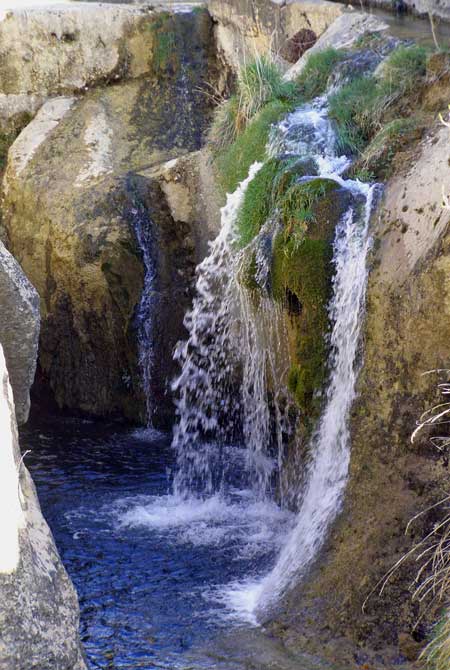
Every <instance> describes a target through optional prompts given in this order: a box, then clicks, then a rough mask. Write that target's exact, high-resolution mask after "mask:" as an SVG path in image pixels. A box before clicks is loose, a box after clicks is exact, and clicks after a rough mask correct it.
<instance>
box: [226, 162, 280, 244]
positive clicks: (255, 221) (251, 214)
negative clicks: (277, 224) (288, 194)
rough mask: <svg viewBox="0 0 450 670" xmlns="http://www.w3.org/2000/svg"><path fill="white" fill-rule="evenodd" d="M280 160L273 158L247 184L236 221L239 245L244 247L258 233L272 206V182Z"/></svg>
mask: <svg viewBox="0 0 450 670" xmlns="http://www.w3.org/2000/svg"><path fill="white" fill-rule="evenodd" d="M279 171H280V161H279V160H278V159H276V158H273V159H271V160H269V161H267V162H266V163H264V165H263V167H262V168H261V169H260V171H259V172H258V174H257V175H256V176H255V177H254V179H253V180H252V181H251V182H250V184H249V185H248V188H247V191H246V193H245V197H244V201H243V203H242V206H241V209H240V212H239V217H238V221H237V228H238V236H239V237H238V239H239V246H241V247H245V246H247V244H248V243H249V242H251V240H252V239H253V238H254V237H255V236H256V235H257V234H258V233H259V231H260V229H261V226H262V225H263V224H264V222H265V221H267V218H268V217H269V214H270V212H271V211H272V209H273V206H274V193H273V191H274V182H275V180H276V178H277V175H278V173H279Z"/></svg>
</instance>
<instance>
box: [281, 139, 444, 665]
mask: <svg viewBox="0 0 450 670" xmlns="http://www.w3.org/2000/svg"><path fill="white" fill-rule="evenodd" d="M448 147H449V130H448V128H444V127H439V126H438V127H435V128H433V129H432V132H430V133H429V136H428V138H427V139H426V140H424V141H423V142H422V143H421V144H420V145H419V146H418V147H417V146H416V147H415V148H414V149H411V150H410V151H409V152H408V153H405V154H404V155H403V157H402V160H401V161H399V162H398V164H397V173H396V174H395V176H394V177H393V178H392V179H391V180H390V181H389V182H388V183H387V185H386V188H385V193H384V198H383V201H382V202H381V204H380V207H379V209H378V211H377V212H376V215H375V216H374V218H373V223H372V235H373V236H374V251H373V257H372V259H371V261H370V267H371V271H370V274H369V282H368V290H367V313H366V322H365V337H364V362H363V367H362V371H361V374H360V379H359V383H358V399H357V401H356V403H355V405H354V407H353V410H352V417H351V438H352V455H351V462H350V475H349V481H348V484H347V488H346V493H345V501H344V510H343V513H342V515H341V516H340V518H339V519H338V521H337V522H336V524H335V526H334V529H333V534H332V536H331V537H330V538H329V540H328V542H327V545H326V547H325V548H324V550H323V551H322V553H321V555H320V558H319V560H318V562H317V565H316V567H315V568H314V569H313V570H312V571H311V573H310V575H309V579H308V582H307V583H304V584H303V585H302V586H300V587H299V588H297V589H294V591H293V592H292V594H291V596H290V597H289V599H288V603H287V604H286V608H285V612H286V614H285V615H283V617H282V620H283V619H284V620H286V621H288V622H289V621H292V619H293V618H295V621H296V623H294V624H293V625H291V631H290V636H291V643H292V645H293V646H294V647H296V642H295V639H296V637H297V636H300V635H302V636H304V635H305V634H307V633H306V628H308V630H309V633H308V637H310V642H309V643H308V648H311V649H312V648H313V645H314V644H315V643H314V641H313V639H312V638H313V637H314V636H315V635H316V633H317V629H318V627H319V626H320V627H321V630H323V631H326V632H325V633H324V639H323V640H322V647H321V648H323V649H327V643H328V641H329V640H340V645H341V648H342V649H344V648H345V645H346V644H348V645H350V647H353V648H354V647H355V646H359V647H364V648H367V649H369V650H370V649H372V650H373V649H386V648H387V649H390V650H391V651H390V654H391V655H390V656H388V660H386V663H385V666H387V667H394V664H393V663H391V662H389V658H392V659H394V658H396V657H398V655H399V650H398V636H399V633H403V634H407V635H408V636H410V635H411V631H412V630H413V629H414V626H415V625H416V623H417V620H419V619H420V621H421V624H422V626H423V627H426V626H428V625H430V624H431V623H433V622H434V621H436V620H437V619H438V618H439V603H436V606H431V607H430V604H431V603H430V601H428V600H425V601H424V602H423V603H419V602H418V599H417V601H413V602H411V597H412V591H413V590H414V588H415V586H417V584H415V585H414V584H413V582H414V580H415V578H416V576H417V573H418V570H419V569H420V567H421V566H422V563H421V562H420V561H417V562H416V560H415V559H416V555H414V557H413V558H412V559H411V560H410V561H405V562H403V563H402V565H401V567H400V568H399V569H398V570H396V571H395V572H394V573H393V574H392V575H391V576H390V578H389V580H388V581H387V583H386V584H385V587H384V588H383V592H382V593H380V590H379V586H380V584H381V583H383V581H384V578H385V577H386V575H387V574H388V571H390V570H391V569H392V567H393V566H394V565H395V563H396V562H397V561H399V560H400V559H401V558H402V557H404V556H405V555H406V554H407V553H408V552H409V551H410V550H411V549H412V547H413V546H414V545H415V544H417V543H419V542H420V541H421V539H422V538H424V537H425V536H426V535H427V534H428V533H429V532H430V531H431V530H432V529H433V526H434V524H436V523H437V522H438V521H439V519H440V518H441V517H440V511H439V510H435V511H434V513H433V514H429V513H427V510H429V509H430V508H431V506H433V505H436V503H437V502H438V500H440V499H441V496H440V491H442V490H444V489H445V486H446V484H447V483H448V465H447V463H446V461H445V458H442V459H440V457H439V453H438V450H436V449H435V448H434V447H433V446H432V445H431V444H430V443H429V442H428V440H427V438H426V436H425V437H424V438H422V439H421V440H417V441H416V442H415V443H414V444H411V439H410V438H411V433H412V432H413V430H414V429H415V427H416V422H417V420H418V419H419V417H420V416H421V414H422V412H424V411H425V410H426V409H428V408H430V407H432V406H433V405H435V404H437V402H439V395H438V394H437V392H436V385H437V383H438V381H441V378H440V377H439V376H438V375H436V376H435V375H424V374H423V373H425V372H426V371H428V370H433V369H439V368H443V369H445V368H448V343H449V342H450V281H449V278H450V233H449V220H450V212H449V211H448V210H445V209H443V208H442V205H441V203H442V188H443V187H444V188H447V187H448V184H449V183H450V167H449V165H448V156H449V150H448ZM442 514H443V515H444V514H445V510H442ZM416 515H417V518H416V519H415V521H414V523H413V524H412V525H410V527H409V532H408V534H406V535H405V529H406V528H407V525H408V523H409V522H410V521H411V520H412V519H413V517H416ZM427 575H428V573H427ZM423 577H425V575H423ZM324 594H326V595H324ZM369 596H370V597H369ZM366 599H367V600H366ZM299 603H300V605H299ZM363 604H364V607H363ZM305 621H310V622H311V624H310V626H311V627H310V628H309V626H308V627H306V626H305V625H304V622H305ZM402 640H403V642H402ZM405 640H406V638H404V637H402V638H401V639H400V642H401V645H402V652H403V653H404V654H405V655H406V651H407V649H406V646H405V644H404V642H405ZM409 641H411V640H409ZM423 644H425V641H424V643H423ZM408 649H410V645H409V644H408ZM417 650H418V646H415V647H414V651H415V652H416V651H417ZM408 653H409V651H408ZM371 663H373V665H374V667H376V668H378V667H385V666H381V664H380V665H379V664H377V663H375V662H373V661H371ZM349 665H350V663H349V664H348V665H346V664H345V663H343V667H348V666H349ZM350 667H351V665H350Z"/></svg>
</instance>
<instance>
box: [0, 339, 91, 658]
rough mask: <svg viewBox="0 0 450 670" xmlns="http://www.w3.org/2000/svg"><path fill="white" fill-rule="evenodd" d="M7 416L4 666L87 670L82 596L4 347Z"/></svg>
mask: <svg viewBox="0 0 450 670" xmlns="http://www.w3.org/2000/svg"><path fill="white" fill-rule="evenodd" d="M0 417H1V430H2V440H1V443H0V490H1V501H2V502H1V504H2V511H1V514H0V535H1V537H2V550H1V552H0V630H1V631H2V635H1V640H0V667H1V668H2V670H19V668H20V670H36V668H42V669H44V668H55V670H56V669H57V670H85V668H86V666H85V664H84V661H83V657H82V652H81V648H80V642H79V639H78V623H79V611H78V602H77V597H76V594H75V591H74V588H73V586H72V584H71V582H70V580H69V578H68V576H67V573H66V571H65V569H64V567H63V565H62V563H61V560H60V558H59V555H58V552H57V550H56V547H55V543H54V541H53V537H52V534H51V532H50V529H49V528H48V526H47V524H46V522H45V521H44V518H43V516H42V514H41V510H40V507H39V502H38V499H37V496H36V491H35V488H34V484H33V481H32V479H31V477H30V475H29V473H28V471H27V469H26V468H25V466H24V465H23V463H22V462H21V458H20V451H19V444H18V437H17V426H16V419H15V414H14V403H13V397H12V391H11V387H10V385H9V379H8V372H7V369H6V364H5V358H4V355H3V351H2V348H1V346H0ZM18 473H19V474H18Z"/></svg>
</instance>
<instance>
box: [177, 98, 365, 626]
mask: <svg viewBox="0 0 450 670" xmlns="http://www.w3.org/2000/svg"><path fill="white" fill-rule="evenodd" d="M335 145H336V139H335V135H334V131H333V127H332V124H331V122H330V121H329V119H328V117H327V102H326V98H321V99H317V100H316V101H314V102H313V103H312V104H309V105H305V106H304V107H302V108H300V109H298V110H297V111H295V112H294V113H292V114H289V115H288V116H287V117H286V118H285V119H284V120H283V121H282V122H281V123H280V124H278V125H277V127H276V128H275V129H274V130H273V132H272V135H271V140H270V143H269V147H268V154H269V155H270V156H279V155H286V154H291V155H293V156H297V157H299V158H302V159H304V158H306V157H307V158H309V159H312V160H313V161H314V162H315V164H316V165H317V166H318V174H319V176H320V177H326V178H329V179H333V180H335V181H336V182H337V183H338V184H339V185H340V186H341V187H342V188H343V189H346V190H347V191H349V192H350V194H351V196H352V198H351V204H350V205H349V206H348V209H347V211H346V212H345V215H344V216H343V217H342V218H341V220H340V222H339V224H338V226H337V228H336V232H335V239H334V245H333V265H334V279H333V286H332V299H331V302H330V305H329V315H330V321H331V324H332V332H331V336H330V352H331V353H330V359H329V381H328V387H327V392H326V399H325V403H324V408H323V411H322V414H321V418H320V421H319V423H318V426H317V427H316V429H315V431H314V432H313V435H312V437H311V439H310V446H309V453H310V457H309V460H308V461H307V462H305V463H303V465H302V467H303V470H304V472H305V473H306V476H303V477H302V478H300V477H299V480H300V479H301V480H302V481H303V482H305V484H304V485H303V486H302V487H300V488H299V490H296V491H295V492H294V497H295V498H296V499H297V507H298V512H297V515H296V517H295V521H291V530H290V531H289V533H287V539H285V540H284V541H283V546H282V549H281V551H280V553H279V556H278V558H277V560H276V561H275V565H274V567H273V568H272V569H271V570H270V571H269V572H268V574H266V576H265V577H262V578H261V576H258V575H256V577H255V575H252V576H251V578H250V579H248V580H243V581H237V582H235V583H233V584H231V585H230V584H228V585H225V586H224V587H223V588H222V589H221V593H220V595H219V598H220V599H221V601H222V602H224V603H226V605H227V606H228V607H230V608H231V609H232V610H233V611H234V612H235V613H237V614H238V616H239V617H241V618H244V619H246V620H248V621H251V622H253V623H255V622H256V620H257V616H258V614H259V613H261V612H263V611H265V610H266V609H267V608H268V607H270V606H271V605H273V604H274V603H275V602H276V601H277V600H278V599H279V598H280V596H282V594H283V593H284V592H285V591H286V590H287V589H288V588H289V587H290V586H291V585H293V584H294V583H295V581H296V580H297V579H298V578H299V577H300V576H301V574H302V573H303V572H304V571H305V570H306V568H307V566H308V565H309V564H310V562H311V560H312V559H313V558H314V557H315V556H316V554H317V551H318V550H319V549H320V547H321V546H322V544H323V542H324V540H325V538H326V533H327V529H328V528H329V526H330V524H331V522H332V521H333V519H334V518H335V516H336V514H337V513H338V511H339V509H340V505H341V500H342V495H343V492H344V489H345V484H346V480H347V473H348V466H349V460H350V436H349V429H348V417H349V412H350V408H351V405H352V402H353V399H354V397H355V383H356V378H357V373H358V343H359V338H360V329H361V323H362V318H363V309H364V300H365V288H366V279H367V270H366V255H367V251H368V248H369V246H370V242H369V237H368V225H369V219H370V213H371V210H372V204H373V198H374V193H375V192H376V186H370V185H368V184H363V183H361V182H359V181H357V180H350V179H344V178H343V177H342V176H341V175H342V174H343V172H344V171H345V170H346V168H348V166H349V165H350V161H349V160H348V159H347V158H346V157H345V156H340V155H338V154H337V153H336V151H335ZM260 168H261V165H260V164H254V165H253V166H252V167H251V169H250V172H249V175H248V177H247V179H246V180H244V181H243V182H242V183H241V184H240V185H239V187H238V189H237V190H236V191H235V193H233V194H232V195H230V196H228V201H227V204H226V206H225V207H224V208H223V210H222V229H221V232H220V234H219V236H218V237H217V239H216V240H215V241H214V242H213V243H212V245H211V251H210V254H209V256H208V257H207V258H206V259H205V261H203V263H202V264H201V265H200V266H199V268H198V280H197V287H196V288H197V297H196V299H195V301H194V306H193V309H192V311H191V312H190V313H189V314H188V315H187V317H186V321H185V325H186V327H187V329H188V332H189V337H188V339H187V341H186V342H184V343H181V344H180V345H179V346H178V348H177V352H176V357H177V359H178V361H179V363H180V365H181V374H180V376H179V377H178V379H177V380H176V381H175V382H174V385H173V388H174V391H175V392H176V393H177V394H178V398H179V400H178V403H177V413H178V419H179V421H178V425H177V427H176V430H175V437H174V446H175V448H176V450H177V463H178V469H177V473H176V476H175V493H176V494H177V495H181V496H183V497H184V498H185V499H187V500H189V497H191V498H192V497H193V499H194V500H195V499H196V498H197V496H198V495H199V494H200V495H201V496H203V497H205V496H206V497H207V496H214V495H217V494H218V492H222V494H223V492H224V485H225V482H226V478H227V474H226V472H227V467H228V466H229V463H227V459H226V458H224V456H223V448H224V445H226V444H229V443H230V442H233V441H234V442H236V441H238V442H240V443H241V444H243V445H244V447H243V449H244V451H245V453H246V459H245V461H246V477H247V481H246V485H250V486H251V487H252V488H253V490H254V491H257V492H258V495H259V496H260V497H263V498H264V497H265V498H269V499H270V498H271V497H272V496H273V491H274V488H273V473H274V472H277V473H278V476H279V477H281V476H282V461H283V448H284V444H283V436H284V435H285V433H286V430H287V426H288V425H289V421H288V418H287V415H288V413H289V409H290V407H291V403H290V401H289V392H288V391H287V388H286V378H285V377H284V376H283V375H281V378H280V369H283V364H282V365H281V367H280V361H275V360H274V358H275V357H276V356H277V355H278V354H280V352H283V351H285V344H284V341H283V340H285V338H286V334H285V333H284V332H283V320H282V318H281V317H280V315H278V314H277V310H278V309H279V308H278V307H277V306H276V304H275V302H274V301H273V300H270V299H268V298H267V299H265V298H263V299H262V300H261V301H260V302H259V304H258V306H257V307H256V308H255V307H254V306H251V301H250V300H249V299H248V295H247V292H246V290H245V289H244V288H242V287H241V286H240V283H239V277H238V273H239V270H240V267H241V254H242V252H238V251H237V250H236V246H235V245H234V239H235V235H236V232H235V224H236V219H237V215H238V211H239V206H240V204H241V202H242V201H243V198H244V194H245V189H246V188H247V186H248V184H249V183H250V181H251V180H252V179H253V178H254V177H255V175H256V174H257V172H258V170H259V169H260ZM263 269H264V268H263ZM261 334H263V336H261ZM284 364H285V365H288V361H284ZM274 379H276V380H277V381H276V384H275V386H276V388H275V389H273V388H272V387H271V385H273V380H274ZM274 437H275V439H274ZM225 490H226V487H225ZM281 502H282V501H281ZM244 513H245V512H244Z"/></svg>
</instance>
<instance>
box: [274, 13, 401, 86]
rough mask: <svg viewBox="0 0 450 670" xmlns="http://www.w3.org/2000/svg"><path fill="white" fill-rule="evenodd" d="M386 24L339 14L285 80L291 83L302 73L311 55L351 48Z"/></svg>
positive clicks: (368, 16)
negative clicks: (361, 38)
mask: <svg viewBox="0 0 450 670" xmlns="http://www.w3.org/2000/svg"><path fill="white" fill-rule="evenodd" d="M387 28H388V25H387V23H385V22H383V21H380V19H377V18H376V17H375V16H372V15H371V14H363V13H362V12H354V11H348V12H345V13H344V14H341V15H340V16H338V17H337V18H336V20H335V21H334V22H333V23H331V24H330V26H329V27H328V28H327V29H326V30H325V31H323V34H321V35H320V37H319V39H318V40H317V42H316V43H315V44H314V46H313V47H311V49H308V51H306V52H305V53H304V54H303V56H302V57H301V58H300V60H298V61H297V63H295V65H293V66H292V67H290V68H289V70H288V71H287V72H286V73H285V75H284V77H285V79H286V80H288V81H291V80H293V79H295V78H296V77H298V75H299V74H300V73H301V72H302V71H303V69H304V67H305V65H306V63H307V62H308V59H309V57H310V56H311V54H313V53H316V52H318V51H323V50H324V49H327V48H328V47H334V48H335V49H345V48H348V47H351V46H352V45H353V44H355V42H356V41H357V40H358V39H359V38H360V37H361V36H362V35H364V34H366V33H369V32H375V31H381V30H387Z"/></svg>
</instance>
